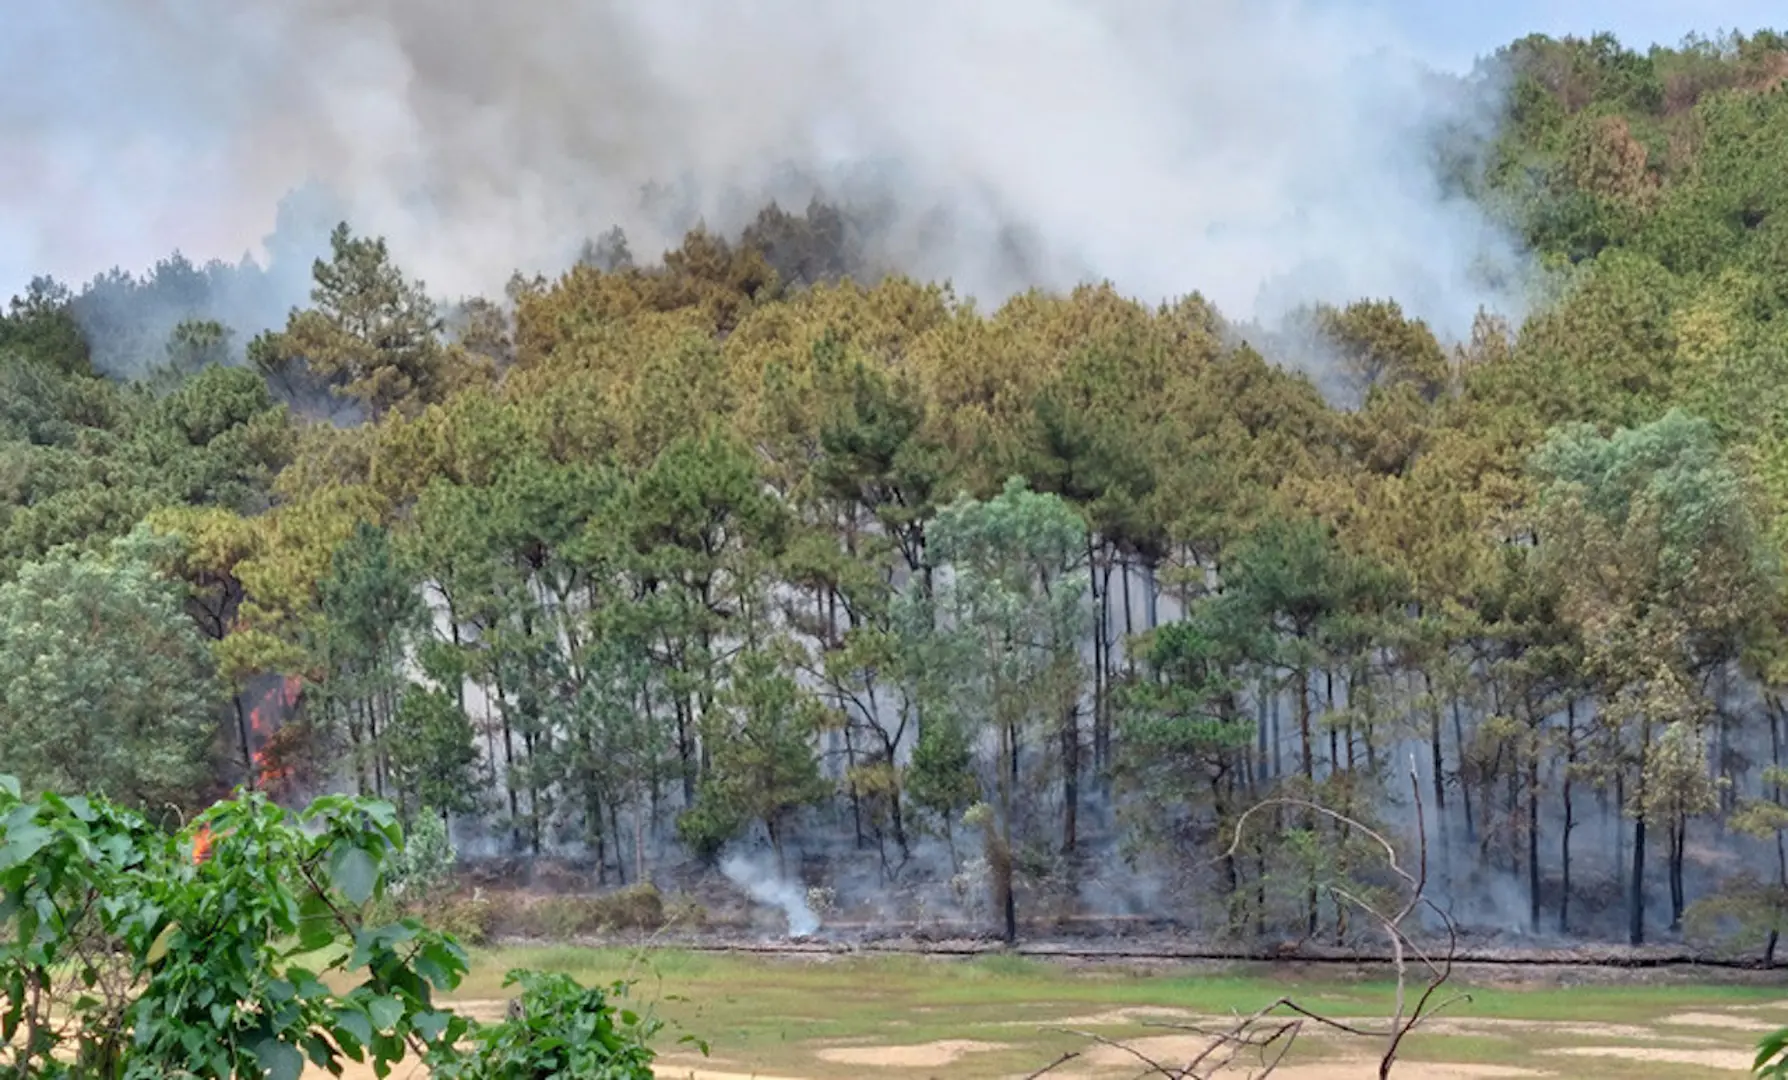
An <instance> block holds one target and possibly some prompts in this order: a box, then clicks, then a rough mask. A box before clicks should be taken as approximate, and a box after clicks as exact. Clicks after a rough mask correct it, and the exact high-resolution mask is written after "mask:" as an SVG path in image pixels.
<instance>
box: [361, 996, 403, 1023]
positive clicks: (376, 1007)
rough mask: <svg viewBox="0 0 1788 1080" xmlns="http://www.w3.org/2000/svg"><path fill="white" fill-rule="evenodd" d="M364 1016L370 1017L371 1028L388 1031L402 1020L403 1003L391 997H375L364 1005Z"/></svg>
mask: <svg viewBox="0 0 1788 1080" xmlns="http://www.w3.org/2000/svg"><path fill="white" fill-rule="evenodd" d="M366 1014H367V1015H368V1016H370V1017H372V1022H373V1027H375V1028H377V1029H379V1030H380V1031H390V1030H391V1029H392V1028H394V1027H396V1026H397V1022H398V1021H399V1020H402V1019H403V1016H404V1006H403V1002H401V1001H399V1000H397V999H396V998H393V997H376V998H373V999H372V1000H371V1001H369V1002H367V1003H366Z"/></svg>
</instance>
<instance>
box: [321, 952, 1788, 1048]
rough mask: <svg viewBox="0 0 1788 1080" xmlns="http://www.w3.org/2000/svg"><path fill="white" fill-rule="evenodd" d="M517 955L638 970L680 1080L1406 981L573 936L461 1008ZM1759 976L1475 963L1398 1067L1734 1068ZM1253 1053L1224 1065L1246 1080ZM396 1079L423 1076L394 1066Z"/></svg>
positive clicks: (1223, 1012)
mask: <svg viewBox="0 0 1788 1080" xmlns="http://www.w3.org/2000/svg"><path fill="white" fill-rule="evenodd" d="M517 967H532V968H540V969H545V970H556V971H566V972H570V973H571V974H573V975H575V976H576V977H578V978H579V979H580V980H582V981H584V982H585V983H586V984H594V983H606V982H612V981H614V980H616V979H630V980H633V982H634V986H633V990H632V996H633V1000H632V1002H631V1003H630V1004H631V1006H632V1007H634V1008H636V1009H641V1008H643V1009H648V1010H650V1011H652V1012H653V1013H655V1014H656V1015H658V1016H661V1017H662V1018H664V1019H666V1020H667V1021H669V1022H670V1025H671V1026H670V1027H669V1028H667V1030H666V1031H665V1032H664V1033H663V1035H661V1036H660V1039H659V1046H660V1055H661V1062H660V1064H661V1068H660V1075H661V1076H662V1077H666V1078H675V1080H688V1078H693V1080H747V1078H752V1077H755V1078H758V1080H847V1078H848V1080H873V1078H877V1077H888V1078H890V1080H893V1078H904V1077H946V1076H947V1077H952V1078H956V1077H961V1078H965V1080H976V1078H993V1077H1011V1078H1018V1077H1023V1076H1026V1075H1028V1074H1030V1073H1032V1072H1034V1071H1036V1070H1038V1069H1041V1068H1043V1067H1044V1066H1047V1065H1049V1064H1050V1063H1051V1062H1053V1061H1055V1060H1056V1059H1058V1058H1060V1057H1061V1056H1062V1055H1063V1054H1065V1053H1068V1052H1071V1051H1078V1052H1079V1056H1077V1057H1076V1058H1074V1059H1073V1060H1071V1061H1069V1062H1067V1063H1065V1064H1063V1065H1062V1066H1061V1067H1060V1068H1058V1069H1055V1070H1053V1071H1051V1072H1050V1073H1049V1074H1048V1075H1049V1076H1051V1077H1058V1078H1061V1080H1104V1078H1106V1077H1111V1078H1114V1080H1115V1078H1117V1077H1125V1076H1136V1075H1137V1074H1138V1073H1140V1072H1142V1071H1143V1066H1142V1064H1141V1062H1140V1061H1138V1060H1137V1059H1135V1058H1134V1057H1131V1056H1130V1055H1128V1054H1127V1053H1126V1052H1125V1051H1123V1050H1121V1049H1119V1048H1116V1047H1114V1046H1111V1045H1103V1044H1100V1043H1099V1042H1098V1041H1097V1040H1096V1039H1095V1038H1093V1036H1098V1037H1101V1038H1104V1039H1109V1040H1114V1041H1122V1042H1125V1043H1127V1044H1129V1045H1131V1046H1134V1047H1136V1048H1138V1049H1140V1050H1142V1051H1143V1052H1144V1053H1146V1054H1148V1055H1149V1056H1150V1057H1152V1058H1156V1059H1167V1058H1172V1057H1176V1056H1177V1057H1179V1058H1181V1059H1187V1058H1190V1057H1191V1056H1192V1055H1193V1054H1194V1053H1196V1052H1197V1050H1198V1049H1199V1048H1201V1047H1202V1046H1203V1044H1204V1040H1203V1039H1201V1038H1199V1037H1198V1036H1195V1035H1190V1034H1188V1033H1186V1032H1185V1031H1183V1030H1175V1029H1173V1028H1170V1027H1164V1026H1163V1025H1176V1024H1177V1025H1181V1026H1185V1025H1197V1026H1205V1025H1208V1024H1211V1023H1224V1022H1225V1021H1224V1020H1223V1019H1222V1018H1226V1017H1231V1016H1233V1015H1235V1014H1244V1015H1245V1014H1247V1013H1250V1012H1253V1011H1254V1010H1257V1009H1259V1008H1261V1007H1263V1006H1265V1005H1267V1004H1269V1003H1270V1002H1272V1001H1274V1000H1275V999H1277V998H1279V997H1281V996H1291V997H1294V998H1295V999H1296V1000H1297V1001H1298V1002H1299V1003H1300V1004H1302V1005H1305V1006H1306V1007H1309V1008H1312V1009H1316V1010H1319V1011H1321V1012H1323V1013H1324V1014H1325V1015H1328V1016H1330V1017H1334V1018H1341V1019H1346V1020H1349V1021H1352V1022H1355V1023H1356V1024H1359V1025H1361V1026H1365V1025H1370V1024H1373V1022H1374V1020H1375V1019H1376V1023H1377V1024H1379V1025H1382V1024H1383V1018H1384V1017H1385V1016H1387V1015H1388V1014H1389V1012H1390V1010H1391V1007H1392V1002H1393V993H1394V988H1393V986H1392V984H1391V983H1390V982H1388V981H1387V980H1386V979H1385V978H1384V976H1383V973H1382V971H1377V972H1370V973H1353V974H1352V975H1350V974H1349V973H1347V972H1345V971H1335V970H1333V969H1330V970H1324V971H1322V972H1317V973H1312V972H1310V971H1309V970H1308V969H1298V968H1286V969H1283V970H1279V971H1273V970H1271V969H1263V968H1261V967H1260V966H1258V965H1256V966H1252V967H1247V968H1242V967H1235V966H1232V967H1230V968H1221V967H1216V966H1212V965H1202V966H1190V965H1154V966H1149V967H1143V966H1137V965H1127V964H1119V963H1099V964H1062V963H1055V962H1050V961H1045V960H1038V959H1033V958H1023V957H980V958H974V959H942V958H925V957H916V956H887V955H882V956H838V955H818V956H814V955H806V956H786V957H774V956H733V955H711V954H700V953H693V952H687V951H682V950H675V949H657V950H651V951H643V952H642V951H632V952H630V951H626V950H621V949H597V948H583V947H571V946H559V947H504V948H497V949H487V950H481V951H477V952H475V953H474V955H473V971H472V974H471V975H470V976H469V977H468V979H467V980H466V982H465V983H464V984H463V985H462V986H461V987H460V988H459V990H458V991H457V992H456V993H455V994H454V995H453V999H454V1002H455V1004H456V1006H457V1007H459V1008H461V1009H462V1010H463V1011H465V1012H467V1013H468V1014H470V1015H473V1016H477V1017H479V1018H480V1019H498V1018H500V1017H501V1015H502V1011H503V1005H504V1002H505V1000H506V998H507V997H508V992H507V991H505V990H504V988H503V986H502V982H503V974H504V972H506V971H508V970H510V969H513V968H517ZM1748 981H1749V982H1750V983H1751V984H1750V985H1745V984H1744V982H1738V983H1734V982H1732V981H1730V980H1724V981H1721V982H1702V981H1697V979H1696V975H1695V973H1693V972H1686V973H1685V972H1682V971H1671V972H1659V973H1647V974H1641V973H1626V974H1623V976H1622V978H1621V979H1620V980H1610V979H1608V978H1606V977H1599V976H1598V977H1596V978H1593V979H1590V978H1577V977H1573V976H1570V975H1568V974H1566V975H1552V976H1548V977H1547V978H1545V979H1544V980H1537V979H1534V978H1532V977H1531V976H1528V975H1526V974H1524V973H1518V972H1512V971H1511V972H1498V971H1497V970H1495V969H1493V968H1488V967H1474V968H1472V969H1470V970H1469V971H1468V972H1465V973H1462V974H1461V976H1460V981H1459V982H1458V984H1457V985H1456V986H1452V987H1451V988H1450V989H1451V990H1452V991H1453V992H1455V993H1466V994H1469V995H1470V999H1469V1000H1465V1001H1458V1002H1456V1003H1454V1004H1452V1005H1450V1006H1449V1007H1448V1008H1447V1009H1446V1010H1445V1011H1444V1012H1443V1013H1442V1014H1441V1015H1440V1016H1439V1017H1438V1018H1436V1019H1435V1020H1434V1021H1432V1023H1431V1024H1428V1025H1424V1027H1423V1028H1421V1029H1419V1030H1418V1032H1417V1033H1416V1034H1415V1035H1412V1036H1410V1038H1409V1039H1408V1040H1407V1041H1406V1042H1405V1043H1404V1050H1403V1052H1402V1053H1401V1054H1400V1056H1399V1064H1398V1065H1397V1066H1396V1068H1395V1069H1394V1070H1393V1071H1392V1073H1391V1076H1392V1077H1393V1078H1394V1080H1544V1078H1549V1077H1550V1078H1557V1080H1565V1078H1585V1080H1589V1078H1614V1077H1621V1078H1630V1080H1648V1078H1656V1080H1666V1078H1668V1080H1695V1078H1701V1077H1713V1078H1718V1077H1724V1078H1728V1080H1732V1078H1736V1077H1739V1076H1744V1075H1747V1074H1748V1073H1749V1071H1750V1065H1751V1062H1752V1059H1753V1057H1754V1054H1755V1047H1756V1043H1757V1040H1758V1039H1759V1038H1760V1037H1761V1036H1762V1035H1763V1034H1764V1033H1765V1032H1767V1031H1770V1030H1773V1029H1774V1028H1776V1027H1778V1026H1783V1025H1788V984H1783V983H1781V982H1775V985H1757V984H1756V982H1755V980H1748ZM1771 981H1772V982H1774V980H1771ZM1443 996H1446V995H1443ZM683 1034H688V1035H692V1036H696V1037H699V1038H701V1039H703V1040H705V1041H706V1042H707V1043H708V1044H709V1046H710V1056H708V1057H706V1058H704V1057H702V1056H701V1055H700V1054H699V1053H697V1052H695V1051H693V1050H691V1049H690V1048H688V1047H687V1046H679V1045H677V1042H676V1040H677V1038H678V1037H679V1036H680V1035H683ZM1379 1046H1380V1044H1379V1043H1378V1042H1377V1041H1376V1040H1364V1039H1360V1038H1357V1037H1354V1036H1349V1035H1345V1034H1341V1033H1336V1032H1316V1031H1313V1030H1312V1028H1311V1027H1306V1028H1305V1030H1304V1033H1303V1034H1302V1035H1301V1036H1300V1037H1299V1038H1298V1040H1297V1043H1296V1045H1295V1047H1294V1048H1293V1049H1292V1051H1291V1053H1290V1055H1289V1057H1288V1058H1287V1059H1286V1063H1285V1064H1284V1065H1282V1066H1281V1067H1280V1069H1279V1070H1278V1071H1276V1072H1275V1073H1273V1076H1274V1077H1276V1078H1278V1080H1356V1078H1357V1080H1365V1078H1370V1077H1374V1076H1376V1075H1377V1054H1378V1050H1379ZM1245 1064H1246V1063H1245V1062H1242V1061H1238V1063H1237V1065H1238V1068H1237V1070H1236V1071H1235V1072H1233V1073H1224V1074H1222V1075H1224V1076H1231V1075H1233V1076H1234V1077H1236V1078H1237V1080H1240V1078H1242V1077H1246V1076H1248V1075H1249V1073H1248V1070H1247V1068H1246V1067H1244V1066H1245ZM1258 1064H1259V1063H1258V1061H1256V1062H1255V1068H1256V1069H1258ZM319 1075H321V1074H319ZM348 1075H349V1077H354V1076H355V1074H354V1073H353V1072H352V1071H350V1073H349V1074H348ZM395 1075H396V1076H398V1077H400V1078H401V1077H404V1076H406V1075H412V1074H411V1073H410V1070H409V1069H407V1068H401V1067H400V1068H399V1069H398V1071H397V1072H396V1074H395ZM414 1075H418V1076H419V1075H420V1074H419V1072H418V1073H416V1074H414Z"/></svg>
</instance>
